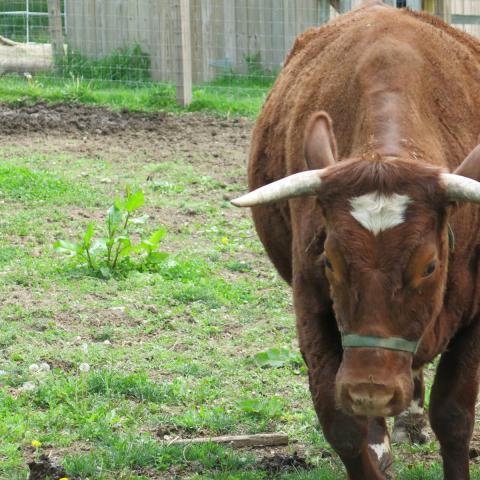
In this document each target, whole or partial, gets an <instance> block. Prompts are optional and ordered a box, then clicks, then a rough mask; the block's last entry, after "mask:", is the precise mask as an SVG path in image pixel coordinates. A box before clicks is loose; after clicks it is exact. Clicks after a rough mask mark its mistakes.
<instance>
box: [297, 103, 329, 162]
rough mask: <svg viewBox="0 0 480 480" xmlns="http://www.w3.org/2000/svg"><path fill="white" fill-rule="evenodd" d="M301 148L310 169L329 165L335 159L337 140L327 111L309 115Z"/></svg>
mask: <svg viewBox="0 0 480 480" xmlns="http://www.w3.org/2000/svg"><path fill="white" fill-rule="evenodd" d="M303 150H304V155H305V161H306V162H307V165H308V168H309V169H310V170H316V169H320V168H325V167H329V166H330V165H333V164H334V163H335V162H336V161H337V142H336V141H335V135H334V133H333V126H332V119H331V118H330V115H328V113H326V112H317V113H314V114H313V115H312V116H311V117H310V120H309V121H308V123H307V128H306V130H305V139H304V144H303Z"/></svg>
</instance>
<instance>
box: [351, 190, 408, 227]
mask: <svg viewBox="0 0 480 480" xmlns="http://www.w3.org/2000/svg"><path fill="white" fill-rule="evenodd" d="M410 202H411V199H410V197H409V196H408V195H399V194H398V193H394V194H393V195H389V196H386V195H382V194H381V193H378V192H372V193H367V194H365V195H361V196H360V197H354V198H351V199H350V205H351V206H352V211H351V214H352V217H353V218H354V219H355V220H356V221H357V222H358V223H360V225H362V227H364V228H366V229H367V230H369V231H370V232H372V233H373V234H374V235H377V233H380V232H382V231H383V230H387V229H389V228H392V227H395V226H397V225H400V224H401V223H403V222H404V221H405V210H406V209H407V206H408V204H409V203H410Z"/></svg>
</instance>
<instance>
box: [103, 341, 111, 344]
mask: <svg viewBox="0 0 480 480" xmlns="http://www.w3.org/2000/svg"><path fill="white" fill-rule="evenodd" d="M103 344H104V345H111V342H110V340H105V341H104V342H103Z"/></svg>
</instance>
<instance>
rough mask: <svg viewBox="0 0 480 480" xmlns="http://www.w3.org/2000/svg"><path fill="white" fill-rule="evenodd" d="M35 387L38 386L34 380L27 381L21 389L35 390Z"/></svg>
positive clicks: (25, 390)
mask: <svg viewBox="0 0 480 480" xmlns="http://www.w3.org/2000/svg"><path fill="white" fill-rule="evenodd" d="M35 388H36V386H35V384H34V383H33V382H25V383H24V384H23V385H22V388H21V390H23V391H24V392H31V391H33V390H35Z"/></svg>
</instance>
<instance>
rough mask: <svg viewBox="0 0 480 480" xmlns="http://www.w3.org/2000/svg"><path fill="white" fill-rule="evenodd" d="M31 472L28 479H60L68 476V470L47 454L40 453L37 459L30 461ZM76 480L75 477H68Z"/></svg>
mask: <svg viewBox="0 0 480 480" xmlns="http://www.w3.org/2000/svg"><path fill="white" fill-rule="evenodd" d="M28 468H29V470H30V473H29V475H28V480H59V479H61V478H67V472H65V469H64V468H63V467H61V466H60V465H56V464H55V463H54V462H53V461H52V459H51V458H50V457H48V456H47V455H40V457H39V458H38V459H36V460H32V461H31V462H29V463H28ZM68 478H69V479H71V480H75V479H74V477H71V476H70V477H68Z"/></svg>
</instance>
